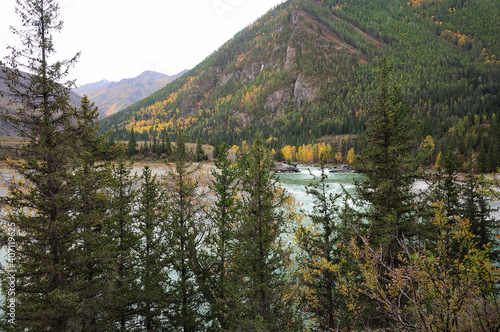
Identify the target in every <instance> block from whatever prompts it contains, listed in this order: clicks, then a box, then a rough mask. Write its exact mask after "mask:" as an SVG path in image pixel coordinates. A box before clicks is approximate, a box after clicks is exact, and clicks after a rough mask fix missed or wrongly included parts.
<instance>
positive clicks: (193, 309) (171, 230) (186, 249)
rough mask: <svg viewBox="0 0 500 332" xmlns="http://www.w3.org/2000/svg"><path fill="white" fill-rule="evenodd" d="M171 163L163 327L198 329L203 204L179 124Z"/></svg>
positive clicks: (200, 321) (200, 318)
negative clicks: (197, 276)
mask: <svg viewBox="0 0 500 332" xmlns="http://www.w3.org/2000/svg"><path fill="white" fill-rule="evenodd" d="M171 159H172V161H173V162H174V166H173V168H172V169H170V170H169V171H168V173H167V176H166V178H165V181H164V185H165V192H166V193H167V196H166V198H165V201H164V207H165V215H166V220H165V227H166V234H167V235H166V236H167V241H168V242H167V243H168V249H169V251H168V256H169V257H168V263H169V267H170V269H169V270H170V273H169V276H170V280H169V283H168V286H167V289H168V299H167V301H166V303H165V317H166V319H167V325H166V328H167V329H169V330H182V331H198V330H200V329H201V326H202V324H203V322H204V320H203V313H204V310H203V304H204V302H203V298H202V295H201V292H200V289H199V287H198V284H197V281H196V276H195V273H194V271H193V266H194V265H195V264H196V265H198V262H197V252H198V250H199V243H200V242H201V238H203V236H204V225H203V224H202V223H201V221H202V220H201V216H202V215H203V206H202V205H201V203H200V196H199V193H198V190H199V188H198V181H197V180H196V173H197V172H198V171H199V167H195V168H194V169H193V168H191V167H190V166H191V165H190V164H189V163H188V160H190V159H191V151H190V150H188V149H187V147H186V139H185V136H184V132H183V130H182V127H181V124H180V123H179V125H178V128H177V139H176V142H175V149H174V151H173V152H172V156H171Z"/></svg>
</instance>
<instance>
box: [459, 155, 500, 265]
mask: <svg viewBox="0 0 500 332" xmlns="http://www.w3.org/2000/svg"><path fill="white" fill-rule="evenodd" d="M476 157H477V154H476V155H475V156H472V157H471V160H470V161H469V162H468V165H467V166H468V170H467V171H468V172H467V174H466V177H465V181H464V184H463V188H462V192H461V199H462V201H463V204H462V205H461V209H460V215H461V217H462V218H464V219H466V220H468V221H469V223H470V231H471V233H472V234H474V241H475V242H476V243H477V245H478V248H484V247H485V246H492V248H491V250H490V252H489V255H490V258H491V259H492V260H493V261H495V262H498V261H499V259H500V257H499V250H498V244H496V239H495V235H496V234H498V228H499V224H498V220H496V219H495V218H494V216H493V211H494V210H493V209H492V208H491V207H490V206H489V202H488V199H487V197H486V194H485V190H484V188H482V186H481V184H480V181H479V177H478V176H477V175H476V174H474V172H475V171H476V170H477V167H479V165H478V161H477V159H476Z"/></svg>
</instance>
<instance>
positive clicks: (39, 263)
mask: <svg viewBox="0 0 500 332" xmlns="http://www.w3.org/2000/svg"><path fill="white" fill-rule="evenodd" d="M16 11H17V12H18V13H19V14H20V16H21V19H22V26H23V28H22V29H19V30H18V29H13V31H14V33H15V34H17V35H18V36H19V39H20V40H22V41H23V42H24V44H23V45H22V47H21V48H19V49H18V48H15V47H11V48H10V50H11V51H12V55H11V56H10V57H8V58H7V61H6V63H5V64H3V65H2V68H3V70H4V71H5V73H6V75H7V81H6V84H7V86H8V88H9V95H8V97H9V98H10V100H11V102H12V104H13V105H15V106H16V107H17V110H16V112H15V113H7V112H3V113H2V118H3V119H4V120H6V121H7V122H9V123H10V124H11V125H13V126H14V127H15V128H16V129H17V131H18V135H19V136H20V137H22V138H24V139H25V140H26V141H27V144H25V145H24V146H23V147H22V155H21V157H22V159H20V160H17V161H15V162H13V163H12V164H11V166H12V167H13V168H14V169H15V171H16V174H18V175H19V178H18V179H17V180H14V181H12V183H11V185H10V186H9V192H8V196H7V197H6V198H5V200H4V203H5V206H8V207H9V211H8V212H7V217H6V219H7V221H8V223H9V224H10V225H12V233H11V234H8V235H9V237H11V238H12V239H14V240H15V243H16V245H17V248H16V251H17V253H16V257H15V258H16V259H15V261H14V262H13V264H14V267H15V269H14V275H15V277H16V304H17V306H16V319H15V329H17V330H25V329H27V330H54V331H56V330H57V331H67V330H72V331H80V330H83V329H84V328H85V327H84V324H89V325H88V326H89V328H91V329H93V328H98V326H102V324H103V323H104V322H103V321H102V318H101V317H98V315H97V314H96V310H95V308H96V307H98V306H99V305H100V304H101V303H102V302H101V300H102V298H103V297H105V296H106V288H107V286H106V285H103V287H102V288H99V287H94V286H95V285H97V284H98V282H99V281H100V280H103V279H102V277H103V274H102V272H101V271H97V269H98V268H99V267H100V266H102V265H101V264H102V262H103V261H104V260H105V259H106V258H105V256H106V255H107V253H105V252H104V251H100V250H97V247H96V246H95V244H96V243H95V242H94V240H93V239H92V236H93V235H95V234H97V237H100V236H101V234H100V229H101V228H102V224H101V222H100V219H99V218H98V215H99V214H100V213H101V212H103V207H104V206H105V203H106V197H105V196H103V195H100V194H99V192H101V191H102V190H103V186H104V184H105V182H106V179H105V175H104V174H105V173H103V172H102V169H100V168H99V167H97V166H95V164H93V161H96V160H97V159H98V157H99V156H98V155H99V153H100V152H99V150H100V149H101V148H102V142H100V141H99V140H98V139H97V136H96V135H95V133H96V127H95V118H94V116H95V112H94V110H93V109H92V107H90V105H89V104H88V100H86V99H85V98H84V99H83V100H82V107H81V109H76V108H73V107H70V105H69V95H70V87H71V86H72V82H68V83H63V82H62V81H63V80H64V79H65V77H66V75H67V73H68V68H69V67H70V66H71V65H73V64H74V62H75V61H76V58H77V56H75V57H74V58H73V59H71V60H68V61H53V60H52V59H53V55H54V53H55V50H54V44H53V34H54V33H55V32H58V31H59V30H61V28H62V22H60V21H59V20H58V14H59V6H58V4H57V3H56V2H55V1H53V0H19V1H17V8H16ZM88 130H91V132H90V133H89V132H87V131H88ZM87 134H88V136H87ZM89 204H90V205H89ZM4 234H5V233H4ZM100 255H104V256H100ZM6 277H7V275H6V274H3V275H2V282H3V287H2V288H3V289H6V288H5V287H6V286H7V279H6ZM5 318H7V317H5ZM4 323H5V324H4V329H5V330H11V329H14V326H13V325H12V324H10V323H9V322H8V321H6V320H4Z"/></svg>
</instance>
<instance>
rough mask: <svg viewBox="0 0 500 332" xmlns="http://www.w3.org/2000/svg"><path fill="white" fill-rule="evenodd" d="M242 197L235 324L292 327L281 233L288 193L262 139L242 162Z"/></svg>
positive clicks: (286, 219) (255, 327)
mask: <svg viewBox="0 0 500 332" xmlns="http://www.w3.org/2000/svg"><path fill="white" fill-rule="evenodd" d="M238 165H239V168H240V178H241V182H240V186H241V191H242V194H241V196H242V198H241V200H240V201H239V203H238V205H239V221H238V228H237V234H236V244H235V250H236V255H235V261H234V266H235V271H234V273H235V278H236V280H237V282H238V293H237V294H235V296H237V300H238V301H239V303H240V304H239V305H238V306H236V307H235V308H234V310H233V315H234V320H233V322H232V323H233V324H234V325H233V327H232V328H233V329H242V330H248V331H255V330H259V331H260V330H265V331H283V330H290V329H292V328H293V323H292V322H293V319H292V317H293V313H292V311H291V309H290V307H289V306H288V305H287V304H286V302H285V300H284V295H285V292H286V289H287V280H286V275H285V271H286V261H287V257H288V252H287V250H286V246H285V245H284V243H283V242H282V241H283V240H282V238H281V234H282V233H283V231H284V228H285V226H286V225H287V223H288V222H290V221H291V220H290V218H289V217H290V216H289V215H288V214H287V211H286V210H285V209H283V206H285V202H286V199H287V198H286V195H285V194H284V193H283V192H282V191H280V189H279V188H278V182H277V179H276V177H275V175H274V174H273V172H272V167H273V165H274V162H273V160H272V156H271V153H270V152H269V151H268V150H267V148H266V147H265V145H264V143H263V142H262V140H261V139H260V138H257V139H256V140H255V142H254V143H253V144H252V146H251V147H250V148H249V150H248V152H243V153H242V154H241V156H240V160H239V162H238Z"/></svg>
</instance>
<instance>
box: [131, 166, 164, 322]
mask: <svg viewBox="0 0 500 332" xmlns="http://www.w3.org/2000/svg"><path fill="white" fill-rule="evenodd" d="M162 199H163V198H162V191H161V188H160V185H159V183H158V181H157V179H156V175H153V174H152V171H151V169H150V168H149V167H148V166H145V167H144V169H143V173H142V184H141V189H140V192H139V206H138V209H137V213H136V216H135V222H136V223H137V227H138V229H139V235H140V241H139V243H138V246H137V247H136V249H135V251H136V252H137V256H138V257H137V259H138V264H137V267H136V268H137V269H138V271H140V273H139V275H138V281H139V289H140V295H139V301H138V307H137V309H138V313H139V317H140V321H141V324H142V326H143V328H144V329H145V330H146V331H159V330H160V329H161V326H162V319H163V312H162V309H163V301H164V298H165V289H166V271H165V250H166V249H165V245H164V244H165V242H164V241H165V238H164V233H163V226H162V222H163V214H162V213H161V201H162Z"/></svg>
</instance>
